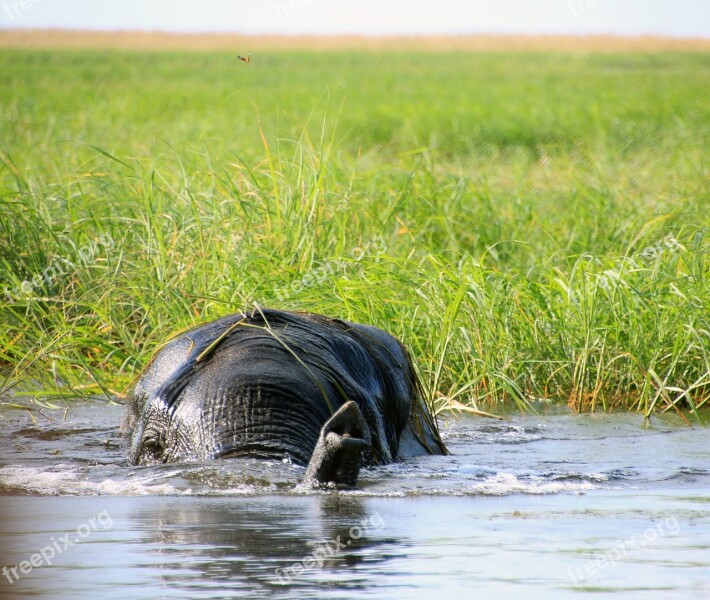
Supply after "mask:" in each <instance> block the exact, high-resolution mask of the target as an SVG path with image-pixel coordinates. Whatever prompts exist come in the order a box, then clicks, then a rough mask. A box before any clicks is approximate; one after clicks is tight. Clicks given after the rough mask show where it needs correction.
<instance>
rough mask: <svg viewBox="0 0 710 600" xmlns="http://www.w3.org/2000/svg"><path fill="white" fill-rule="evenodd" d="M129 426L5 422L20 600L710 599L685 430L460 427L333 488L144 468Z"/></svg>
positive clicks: (13, 586) (7, 543)
mask: <svg viewBox="0 0 710 600" xmlns="http://www.w3.org/2000/svg"><path fill="white" fill-rule="evenodd" d="M121 411H122V409H121V407H119V406H115V405H107V404H105V403H95V402H93V403H81V404H75V405H72V408H70V409H68V410H66V409H63V410H56V411H49V410H42V411H41V412H39V411H33V412H32V413H30V412H28V411H24V410H10V409H5V410H3V411H0V448H2V450H1V451H0V566H4V567H6V568H5V569H4V570H3V571H2V574H0V598H39V597H47V598H102V599H108V598H116V599H121V600H123V599H125V598H131V599H138V598H171V599H174V598H231V597H244V598H267V597H277V598H299V599H302V598H360V597H362V598H397V599H400V598H427V599H428V598H432V597H433V595H434V594H436V593H437V592H441V593H443V594H445V596H440V597H441V598H446V600H450V599H453V598H493V597H496V598H508V597H523V596H524V597H525V598H526V599H528V600H529V599H531V598H538V597H539V598H570V597H582V598H590V597H592V598H595V599H596V598H607V597H608V598H618V597H619V593H620V592H628V591H633V592H634V593H633V594H631V595H632V597H641V598H710V435H709V434H708V430H707V429H704V428H702V427H697V426H695V427H693V428H691V427H688V426H687V425H685V424H684V423H683V421H682V420H681V419H679V418H678V417H677V416H659V417H654V418H653V419H652V420H651V421H650V422H647V421H644V420H643V419H642V418H641V417H639V416H638V415H631V414H615V415H582V416H579V415H572V414H568V413H566V412H564V411H560V410H559V409H558V410H556V411H555V412H550V413H547V414H546V413H542V414H541V415H539V416H536V415H525V416H521V415H510V416H508V418H507V420H505V421H495V420H490V419H481V418H453V417H449V418H446V419H444V420H442V421H441V422H440V424H441V429H442V434H443V437H444V439H445V441H446V443H447V444H448V446H449V448H450V450H451V451H452V453H453V455H452V456H446V457H423V458H418V459H412V460H409V461H406V462H404V463H398V464H394V465H388V466H385V467H380V468H376V469H372V470H367V471H364V472H363V473H362V475H361V481H360V484H359V487H358V489H357V490H353V491H328V492H324V491H313V490H304V489H301V488H300V487H299V486H298V485H297V483H298V481H299V479H300V478H301V477H302V476H303V473H304V469H303V468H301V467H298V466H295V465H292V464H289V463H288V462H264V461H256V460H224V461H214V462H207V463H194V464H188V465H162V466H152V467H131V466H128V465H127V464H126V460H125V454H124V450H123V448H122V447H121V438H120V435H119V433H118V426H117V424H118V423H119V422H120V418H121ZM434 597H435V596H434Z"/></svg>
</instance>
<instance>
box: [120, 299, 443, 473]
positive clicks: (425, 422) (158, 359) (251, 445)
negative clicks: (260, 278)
mask: <svg viewBox="0 0 710 600" xmlns="http://www.w3.org/2000/svg"><path fill="white" fill-rule="evenodd" d="M124 430H125V432H126V434H127V435H128V437H129V440H130V449H129V460H130V462H131V463H133V464H153V463H169V462H178V461H188V460H204V459H211V458H230V457H261V458H272V459H274V458H275V459H281V458H284V457H290V458H291V459H292V460H293V461H294V462H295V463H298V464H301V465H304V466H306V465H307V470H306V476H305V479H304V481H305V482H306V483H314V484H319V483H328V482H333V483H335V484H343V485H347V486H354V485H355V484H356V482H357V478H358V473H359V471H360V468H361V466H362V465H363V464H370V465H371V464H382V463H388V462H392V461H394V460H397V459H401V458H406V457H411V456H418V455H422V454H446V453H447V450H446V448H445V446H444V444H443V443H442V441H441V439H440V437H439V434H438V431H437V428H436V423H435V421H434V419H433V418H432V416H431V415H430V414H429V412H428V409H427V408H426V406H425V404H424V402H423V401H422V398H421V394H420V389H419V385H418V383H417V380H416V376H415V374H414V371H413V368H412V364H411V361H410V359H409V356H408V354H407V352H406V350H405V349H404V347H403V346H402V345H401V344H400V343H399V342H398V341H397V340H396V339H395V338H394V337H392V336H390V335H389V334H387V333H385V332H384V331H382V330H380V329H377V328H375V327H372V326H367V325H359V324H355V323H349V322H345V321H340V320H336V319H329V318H327V317H323V316H320V315H314V314H306V313H291V312H286V311H277V310H266V309H263V310H259V311H254V313H252V314H249V315H243V314H239V315H231V316H229V317H224V318H222V319H219V320H217V321H213V322H211V323H207V324H205V325H202V326H199V327H196V328H194V329H192V330H190V331H187V332H185V333H183V334H181V335H179V336H178V337H177V338H175V339H173V340H172V341H170V342H169V343H168V344H167V345H166V346H165V347H164V348H163V349H162V350H160V352H158V353H157V355H156V356H155V358H154V360H153V361H152V362H151V364H150V365H149V366H148V368H147V369H146V370H145V372H144V373H143V375H142V376H141V378H140V380H139V381H138V383H137V385H136V387H135V390H134V393H133V396H132V399H131V402H130V403H129V405H128V408H127V411H126V417H125V419H124Z"/></svg>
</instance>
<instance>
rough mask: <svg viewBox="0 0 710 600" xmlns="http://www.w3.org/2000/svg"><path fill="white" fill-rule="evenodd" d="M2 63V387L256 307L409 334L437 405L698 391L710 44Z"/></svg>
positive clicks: (50, 55)
mask: <svg viewBox="0 0 710 600" xmlns="http://www.w3.org/2000/svg"><path fill="white" fill-rule="evenodd" d="M0 82H1V85H0V215H1V216H0V296H1V300H2V304H1V305H0V323H2V327H1V328H0V365H2V368H1V369H0V372H2V373H3V376H2V377H3V378H2V379H0V389H3V390H4V391H3V392H0V398H4V402H15V403H16V402H18V399H19V398H22V397H27V396H30V397H32V398H35V399H36V400H37V401H48V400H51V399H52V398H60V397H78V396H90V395H96V394H102V395H107V396H109V397H112V396H113V395H114V394H115V393H117V392H123V391H125V390H126V389H127V387H128V386H129V384H130V382H131V380H132V379H133V378H134V377H135V376H136V375H137V373H138V372H139V371H140V369H141V368H142V366H143V365H145V363H146V362H147V360H148V359H149V357H150V356H151V354H152V352H153V351H154V350H155V349H156V348H157V347H158V345H159V344H160V343H161V342H163V341H164V340H165V339H166V337H167V336H169V335H170V334H171V333H172V332H174V331H176V330H178V329H181V328H184V327H186V326H190V325H192V324H194V323H198V322H201V321H204V320H208V319H212V318H215V317H218V316H220V315H223V314H226V313H229V312H234V311H239V310H242V309H245V308H249V307H252V306H253V305H254V303H258V304H259V305H261V306H270V307H277V308H278V307H281V308H287V309H295V310H309V311H316V312H322V313H326V314H329V315H333V316H338V317H342V318H346V319H351V320H356V321H361V322H368V323H373V324H375V325H379V326H381V327H383V328H385V329H386V330H388V331H390V332H392V333H394V334H395V335H397V336H399V337H400V338H401V339H402V340H403V341H404V342H405V344H406V345H407V346H408V347H409V348H410V349H411V351H412V353H413V356H414V358H415V361H416V362H417V364H418V366H419V369H420V372H421V375H422V380H423V383H424V386H425V388H426V390H427V394H428V396H429V399H430V400H431V401H432V402H433V403H434V405H435V408H436V409H437V410H439V409H443V408H445V407H447V406H452V405H457V404H456V403H463V404H465V405H467V406H469V407H471V408H475V409H479V410H491V409H492V408H493V409H494V408H495V406H496V404H497V403H499V402H504V401H513V402H515V403H517V404H518V405H519V406H520V407H522V408H525V407H527V406H529V403H530V401H531V400H533V399H540V398H546V399H550V400H552V401H560V402H569V403H570V404H571V405H573V406H574V407H575V408H577V409H578V410H599V409H610V408H613V407H623V408H626V409H629V410H639V411H642V412H644V413H647V414H650V413H651V412H653V411H654V410H668V409H670V408H671V407H676V408H679V409H680V408H682V409H685V408H688V407H690V408H691V409H692V410H693V411H694V412H696V414H698V415H700V413H698V412H697V409H699V408H701V407H702V406H703V405H707V404H708V399H709V398H710V256H709V250H710V164H709V161H708V158H709V157H710V153H709V152H708V142H709V140H710V136H709V134H710V104H709V103H708V102H707V90H708V89H710V57H708V55H705V54H693V55H690V54H689V55H684V54H668V55H660V54H647V55H646V54H638V55H594V54H591V55H581V54H580V55H562V54H559V55H558V54H552V53H549V54H539V53H538V54H485V55H480V54H473V53H468V54H467V53H450V54H446V53H436V54H423V53H422V54H411V53H405V52H398V53H391V54H388V55H386V56H384V57H383V56H382V55H378V54H374V53H368V52H357V53H356V52H330V53H326V54H309V53H303V52H300V53H297V52H285V51H281V52H274V53H267V52H264V53H261V54H260V55H259V56H255V57H254V60H253V62H252V63H251V64H250V65H248V66H247V65H243V64H240V63H238V62H237V61H236V60H235V57H234V56H232V55H225V54H197V53H195V54H190V53H183V54H176V53H167V52H165V53H130V52H118V51H114V52H111V51H101V52H93V53H88V52H87V53H80V52H70V51H54V52H43V51H12V50H3V51H0ZM48 269H49V270H48ZM43 273H44V274H45V275H46V277H43ZM23 282H25V283H24V284H23ZM3 290H5V291H4V292H3ZM0 401H3V400H0Z"/></svg>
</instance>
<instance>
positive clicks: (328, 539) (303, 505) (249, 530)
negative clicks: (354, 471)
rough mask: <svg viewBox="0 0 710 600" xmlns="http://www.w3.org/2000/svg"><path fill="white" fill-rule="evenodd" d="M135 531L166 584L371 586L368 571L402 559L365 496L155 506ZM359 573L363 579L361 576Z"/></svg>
mask: <svg viewBox="0 0 710 600" xmlns="http://www.w3.org/2000/svg"><path fill="white" fill-rule="evenodd" d="M131 518H132V520H133V523H132V525H129V528H133V529H135V530H138V531H141V532H143V535H142V540H141V545H144V546H147V547H149V548H150V550H151V553H152V554H153V555H154V557H155V558H157V559H158V560H157V561H156V563H155V564H154V565H153V567H154V568H155V569H156V570H157V571H159V575H157V577H158V579H159V580H160V581H161V582H162V583H164V584H165V585H170V586H171V587H173V586H176V585H177V586H180V587H183V588H184V589H186V590H191V589H193V590H197V589H201V590H204V585H205V582H206V581H211V582H214V583H215V584H219V586H220V589H222V590H224V589H226V588H228V589H233V590H237V589H249V590H250V593H251V594H252V595H253V593H254V592H255V591H260V592H268V591H273V590H275V589H282V590H283V589H284V588H299V587H301V588H303V587H308V588H312V587H313V586H314V585H315V586H316V587H327V588H329V589H332V588H333V587H337V588H341V589H351V590H353V589H359V588H362V587H365V586H366V583H367V582H366V580H367V577H366V576H365V575H364V574H363V573H364V570H365V569H364V568H363V569H360V567H362V566H365V565H366V566H367V567H368V568H373V567H378V566H381V565H382V564H383V563H385V562H386V561H388V560H390V559H391V558H393V557H397V556H399V555H400V554H401V553H398V552H397V546H398V542H397V540H396V539H393V537H392V536H391V535H387V531H386V523H385V521H384V519H383V517H382V516H381V515H380V514H379V513H378V512H377V511H370V510H368V508H367V504H366V502H365V501H364V500H363V499H360V498H358V497H354V496H345V495H341V494H338V493H331V494H328V495H323V496H310V497H303V498H296V497H290V498H289V497H283V498H273V497H269V498H266V497H253V498H248V499H247V498H245V499H239V500H238V501H236V502H235V500H234V499H219V500H216V499H211V498H209V499H208V498H202V499H197V498H195V499H192V500H191V501H189V502H185V501H184V500H181V501H166V502H163V503H161V504H160V505H159V506H155V505H154V504H153V503H152V502H151V503H150V506H147V507H146V508H145V509H144V510H141V511H139V512H137V513H135V514H133V515H132V517H131ZM359 573H360V574H359Z"/></svg>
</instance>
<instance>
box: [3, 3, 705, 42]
mask: <svg viewBox="0 0 710 600" xmlns="http://www.w3.org/2000/svg"><path fill="white" fill-rule="evenodd" d="M21 27H55V28H73V29H149V30H151V29H158V30H165V31H181V32H197V31H233V32H239V33H287V34H288V33H290V34H299V33H318V34H338V33H362V34H415V33H567V34H578V33H615V34H624V35H638V34H661V35H671V36H677V37H706V38H708V37H710V0H427V1H422V0H251V1H245V0H0V28H21Z"/></svg>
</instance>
